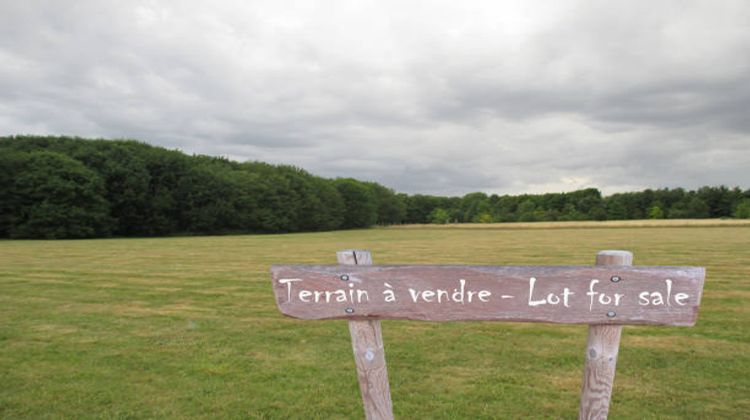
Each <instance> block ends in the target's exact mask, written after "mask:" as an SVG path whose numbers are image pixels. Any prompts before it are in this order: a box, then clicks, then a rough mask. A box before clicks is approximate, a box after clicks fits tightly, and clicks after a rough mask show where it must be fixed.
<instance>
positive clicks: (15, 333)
mask: <svg viewBox="0 0 750 420" xmlns="http://www.w3.org/2000/svg"><path fill="white" fill-rule="evenodd" d="M569 227H574V228H569ZM616 227H617V228H612V227H607V226H600V225H594V226H567V227H566V226H562V227H561V226H559V225H550V226H547V227H545V228H533V229H493V228H486V229H476V228H472V229H456V228H434V227H421V228H384V229H371V230H361V231H346V232H330V233H312V234H290V235H274V236H227V237H197V238H159V239H112V240H91V241H2V242H0V417H4V418H41V417H47V418H50V417H51V418H60V417H67V418H87V417H104V418H147V417H180V418H185V417H204V418H214V417H231V418H326V419H327V418H360V417H362V406H361V402H360V397H359V389H358V386H357V380H356V375H355V371H354V365H353V359H352V354H351V345H350V340H349V335H348V329H347V326H346V322H345V321H321V322H314V321H297V320H293V319H288V318H284V317H282V316H281V315H280V314H279V313H278V310H277V309H276V307H275V304H274V297H273V294H272V291H271V282H270V275H269V267H270V265H271V264H272V263H323V264H332V263H334V262H335V251H336V250H339V249H345V248H364V249H369V250H371V251H372V252H373V257H374V260H375V263H376V264H377V263H384V264H385V263H390V264H397V263H460V264H528V265H536V264H559V265H568V264H593V260H594V256H595V254H596V251H597V250H600V249H627V250H631V251H633V252H634V254H635V261H634V263H635V264H636V265H701V266H705V267H706V268H707V279H706V286H705V291H704V295H703V303H702V308H701V314H700V317H699V320H698V324H697V326H696V327H694V328H681V327H625V331H624V332H623V337H622V343H621V350H620V357H619V361H618V366H617V367H618V369H617V377H616V380H615V387H614V396H613V400H612V406H611V411H610V417H611V418H613V419H616V418H747V417H748V416H750V305H749V304H748V302H749V300H750V226H748V225H747V224H745V225H722V224H717V225H714V226H705V225H704V226H691V227H684V226H674V225H669V226H661V227H660V226H658V225H649V226H647V227H636V226H616ZM383 330H384V331H383V337H384V341H385V342H386V358H387V360H388V367H389V375H390V382H391V392H392V395H393V402H394V411H395V415H396V417H397V418H472V419H473V418H518V417H559V418H574V417H576V415H577V410H578V397H579V389H580V384H581V372H582V366H583V355H584V346H585V343H586V326H560V325H545V324H512V323H481V322H473V323H426V322H406V321H384V322H383Z"/></svg>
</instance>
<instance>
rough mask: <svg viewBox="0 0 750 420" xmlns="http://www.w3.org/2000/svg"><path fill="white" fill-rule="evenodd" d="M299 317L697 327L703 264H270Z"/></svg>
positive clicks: (282, 304)
mask: <svg viewBox="0 0 750 420" xmlns="http://www.w3.org/2000/svg"><path fill="white" fill-rule="evenodd" d="M271 272H272V274H273V284H274V292H275V294H276V302H277V304H278V306H279V309H280V310H281V312H282V313H283V314H285V315H288V316H291V317H295V318H301V319H337V318H348V319H362V318H367V319H412V320H425V321H469V320H474V321H525V322H552V323H577V324H661V325H685V326H689V325H694V324H695V321H696V318H697V316H698V307H699V305H700V300H701V292H702V290H703V280H704V277H705V271H704V269H703V268H702V267H637V266H635V267H634V266H629V267H628V266H618V267H591V266H589V267H577V266H539V267H533V266H450V265H442V266H441V265H413V266H399V265H381V266H335V265H334V266H312V265H308V266H305V265H295V266H274V267H273V268H272V269H271Z"/></svg>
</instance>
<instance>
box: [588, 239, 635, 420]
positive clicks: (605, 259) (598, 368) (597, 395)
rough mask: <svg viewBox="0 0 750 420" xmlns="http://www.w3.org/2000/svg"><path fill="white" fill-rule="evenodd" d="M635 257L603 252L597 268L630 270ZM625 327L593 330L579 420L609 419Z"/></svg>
mask: <svg viewBox="0 0 750 420" xmlns="http://www.w3.org/2000/svg"><path fill="white" fill-rule="evenodd" d="M632 264H633V254H632V253H631V252H628V251H600V252H599V253H598V254H597V255H596V265H597V266H609V265H614V266H629V265H632ZM621 334H622V326H621V325H591V326H589V336H588V342H587V344H586V362H585V365H584V369H583V385H582V387H581V407H580V411H579V413H578V418H579V419H587V420H588V419H606V418H607V414H608V413H609V404H610V401H611V398H612V386H613V385H614V381H615V367H616V366H617V354H618V352H619V351H620V335H621Z"/></svg>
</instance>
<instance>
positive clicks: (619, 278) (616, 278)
mask: <svg viewBox="0 0 750 420" xmlns="http://www.w3.org/2000/svg"><path fill="white" fill-rule="evenodd" d="M610 280H612V283H617V282H619V281H620V280H622V277H620V276H612V278H611V279H610Z"/></svg>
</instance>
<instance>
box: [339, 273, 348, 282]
mask: <svg viewBox="0 0 750 420" xmlns="http://www.w3.org/2000/svg"><path fill="white" fill-rule="evenodd" d="M339 278H340V279H341V280H343V281H349V276H348V275H347V274H342V275H341V277H339Z"/></svg>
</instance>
